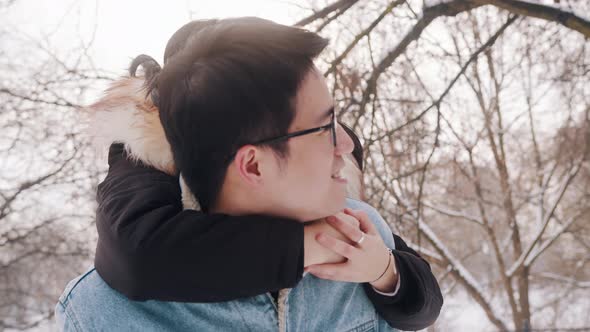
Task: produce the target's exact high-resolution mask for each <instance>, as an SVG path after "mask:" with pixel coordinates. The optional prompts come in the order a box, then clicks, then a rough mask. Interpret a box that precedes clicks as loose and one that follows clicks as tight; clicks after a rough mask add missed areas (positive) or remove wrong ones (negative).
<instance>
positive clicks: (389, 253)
mask: <svg viewBox="0 0 590 332" xmlns="http://www.w3.org/2000/svg"><path fill="white" fill-rule="evenodd" d="M387 256H388V257H387V258H389V259H388V260H387V267H386V268H385V271H383V273H381V275H380V276H379V278H377V279H375V280H373V281H371V282H370V284H372V283H374V282H375V281H377V280H379V279H381V278H383V276H384V275H385V273H387V270H389V266H390V265H391V257H393V253H392V252H391V249H390V248H387Z"/></svg>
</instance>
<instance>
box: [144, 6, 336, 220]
mask: <svg viewBox="0 0 590 332" xmlns="http://www.w3.org/2000/svg"><path fill="white" fill-rule="evenodd" d="M191 24H193V25H194V24H195V23H193V22H191V23H189V24H188V25H185V26H184V27H183V28H181V29H180V30H179V31H178V32H177V33H175V35H174V36H173V38H172V39H175V38H176V40H177V41H173V40H172V39H171V42H169V43H168V47H167V52H168V50H169V49H170V53H168V54H167V56H166V60H165V65H164V67H163V68H162V70H161V71H160V72H159V74H158V75H157V76H156V77H155V79H154V80H153V81H152V82H150V87H149V89H150V91H153V90H156V91H157V95H158V101H157V106H158V107H159V110H160V119H161V121H162V125H163V127H164V131H165V132H166V137H167V139H168V141H169V143H170V145H171V147H172V153H173V155H174V160H175V163H176V166H177V168H178V170H179V171H180V172H181V173H182V175H183V177H184V179H185V181H186V183H187V185H188V187H189V188H190V189H191V191H192V192H193V194H194V195H195V196H196V197H197V199H198V200H199V204H200V205H201V208H202V209H203V211H205V212H208V211H209V209H210V208H211V207H213V206H214V205H215V203H216V201H217V198H218V195H219V192H220V189H221V186H222V184H223V181H224V179H225V174H226V171H227V167H228V165H229V163H230V162H231V160H232V156H233V154H234V153H235V152H236V151H237V150H238V149H239V148H240V147H241V146H243V145H246V144H251V143H253V142H257V141H259V140H262V139H265V138H269V137H274V136H279V135H283V134H286V133H287V130H288V128H289V126H290V124H291V122H292V121H293V119H294V117H295V96H296V94H297V90H298V88H299V86H300V85H301V82H302V81H303V78H304V77H305V75H306V74H307V73H308V72H309V70H311V68H312V67H313V59H314V58H315V57H317V56H318V55H319V54H320V53H321V51H322V50H323V49H324V48H325V47H326V45H327V43H328V41H327V40H326V39H324V38H321V37H320V36H318V35H317V34H315V33H312V32H309V31H306V30H303V29H300V28H295V27H289V26H284V25H280V24H277V23H274V22H271V21H268V20H263V19H259V18H253V17H248V18H235V19H224V20H218V21H215V22H213V23H211V21H207V24H196V26H197V28H194V27H191V26H190V25H191ZM182 41H185V45H182V44H183V43H182ZM172 46H174V47H172ZM152 93H153V92H152ZM268 147H269V148H271V149H272V150H273V151H274V152H275V153H276V155H277V157H278V158H285V157H286V156H288V151H287V149H286V143H285V142H284V141H283V142H276V143H272V144H269V145H268Z"/></svg>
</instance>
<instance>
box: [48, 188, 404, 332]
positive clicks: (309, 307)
mask: <svg viewBox="0 0 590 332" xmlns="http://www.w3.org/2000/svg"><path fill="white" fill-rule="evenodd" d="M346 203H347V204H346V205H347V206H348V207H349V208H352V209H360V210H363V211H365V212H366V213H367V214H368V216H369V218H370V219H371V221H373V223H374V224H375V226H376V228H377V229H378V230H379V233H380V235H381V237H382V238H383V239H384V242H385V244H386V245H387V246H388V247H390V248H392V249H393V248H394V240H393V237H392V234H391V231H390V229H389V227H388V226H387V224H386V223H385V221H384V220H383V219H382V218H381V216H379V214H378V213H377V212H376V211H375V210H374V209H373V208H372V207H370V206H369V205H367V204H365V203H362V202H359V201H355V200H351V199H348V200H347V202H346ZM236 277H238V278H239V276H236ZM55 313H56V318H57V322H58V326H59V327H60V328H61V329H63V330H64V331H253V332H258V331H281V332H282V331H305V332H307V331H322V332H323V331H359V332H361V331H395V330H394V329H392V328H391V327H390V326H389V325H388V324H387V323H386V322H385V320H383V319H381V318H380V317H379V316H378V314H377V313H376V311H375V309H374V307H373V305H372V304H371V302H370V301H369V299H368V298H367V296H366V295H365V292H364V290H363V286H362V284H358V283H348V282H335V281H329V280H323V279H319V278H316V277H314V276H313V275H310V274H307V275H305V276H304V277H303V278H302V280H301V281H300V282H299V284H297V286H296V287H295V288H292V289H290V290H282V291H281V292H280V294H279V297H278V301H275V300H274V298H273V297H272V296H271V295H270V294H268V293H267V294H261V295H258V296H254V297H249V298H243V299H238V300H233V301H228V302H218V303H183V302H162V301H153V300H150V301H145V302H135V301H131V300H129V299H127V298H126V297H125V296H123V295H122V294H120V293H118V292H117V291H115V290H113V289H112V288H110V287H109V286H108V285H107V284H106V283H105V282H104V281H103V280H102V279H101V278H100V276H99V275H98V273H97V272H96V271H95V270H94V269H90V270H89V271H88V272H86V273H85V274H83V275H81V276H79V277H77V278H76V279H74V280H72V281H70V283H69V284H68V285H67V286H66V289H65V291H64V293H63V294H62V296H61V297H60V299H59V302H58V303H57V306H56V309H55ZM279 322H280V323H279Z"/></svg>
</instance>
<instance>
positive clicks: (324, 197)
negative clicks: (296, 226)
mask: <svg viewBox="0 0 590 332" xmlns="http://www.w3.org/2000/svg"><path fill="white" fill-rule="evenodd" d="M333 107H334V103H333V99H332V96H331V94H330V91H329V90H328V86H327V84H326V81H325V80H324V77H323V76H322V74H321V73H320V72H319V71H318V70H317V69H316V68H315V67H314V68H313V69H312V70H310V71H309V72H308V73H307V75H306V77H305V79H304V80H303V82H302V84H301V87H300V88H299V91H298V93H297V96H296V100H295V112H296V113H295V118H294V120H293V123H292V124H291V126H290V128H289V133H292V132H296V131H300V130H305V129H310V128H315V127H319V126H324V125H327V124H329V123H330V121H331V119H332V113H331V112H330V111H331V110H332V109H333ZM336 141H337V145H336V146H334V142H333V139H332V133H331V131H330V130H324V131H320V132H317V133H313V134H309V135H303V136H298V137H294V138H291V139H290V140H289V141H288V142H287V144H288V147H289V156H288V157H287V158H286V160H283V161H282V162H278V161H277V165H276V167H275V168H274V169H273V170H272V172H271V174H270V175H269V176H270V177H271V179H270V181H268V182H266V183H269V185H268V186H267V188H266V189H267V190H265V191H266V193H267V196H268V197H269V199H270V200H271V202H272V206H273V210H274V211H272V213H273V214H277V215H282V216H286V217H290V218H294V219H297V220H300V221H309V220H313V219H318V218H321V217H325V216H328V215H331V214H334V213H336V212H338V211H340V210H342V209H343V208H344V204H345V198H346V180H345V179H343V178H341V175H340V171H341V169H342V168H343V167H344V160H343V155H345V154H348V153H350V152H351V151H352V149H353V143H352V140H351V139H350V137H349V136H348V135H347V134H346V132H345V131H344V129H342V128H341V127H340V126H338V125H337V126H336Z"/></svg>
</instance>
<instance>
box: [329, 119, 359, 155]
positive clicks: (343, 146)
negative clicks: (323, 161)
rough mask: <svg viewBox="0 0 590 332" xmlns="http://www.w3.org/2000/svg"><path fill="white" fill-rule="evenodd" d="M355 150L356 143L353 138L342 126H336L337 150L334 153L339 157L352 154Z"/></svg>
mask: <svg viewBox="0 0 590 332" xmlns="http://www.w3.org/2000/svg"><path fill="white" fill-rule="evenodd" d="M353 149H354V143H353V142H352V138H350V136H348V134H347V133H346V131H344V128H342V126H341V125H340V124H336V148H335V149H334V152H335V153H336V154H337V155H345V154H349V153H351V152H352V150H353Z"/></svg>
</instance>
